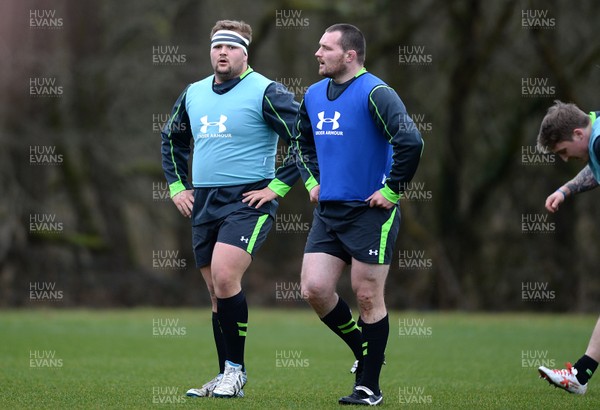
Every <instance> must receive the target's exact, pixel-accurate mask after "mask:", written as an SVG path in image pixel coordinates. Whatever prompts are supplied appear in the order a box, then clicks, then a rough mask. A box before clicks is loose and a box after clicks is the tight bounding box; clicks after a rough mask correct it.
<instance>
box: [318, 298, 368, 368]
mask: <svg viewBox="0 0 600 410" xmlns="http://www.w3.org/2000/svg"><path fill="white" fill-rule="evenodd" d="M321 321H322V322H323V323H325V324H326V325H327V327H329V328H330V329H331V330H333V332H334V333H335V334H336V335H338V336H339V337H340V338H342V340H343V341H344V342H346V344H347V345H348V347H350V349H352V353H354V357H355V358H356V360H358V361H359V363H361V362H362V347H361V344H362V336H361V334H360V329H359V328H358V326H357V325H356V322H355V321H354V319H353V318H352V312H351V311H350V307H348V305H347V304H346V302H344V301H343V300H342V298H339V300H338V303H337V305H335V307H334V308H333V310H332V311H331V312H329V313H328V314H327V315H325V317H323V318H322V319H321Z"/></svg>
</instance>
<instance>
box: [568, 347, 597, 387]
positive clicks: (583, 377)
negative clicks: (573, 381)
mask: <svg viewBox="0 0 600 410" xmlns="http://www.w3.org/2000/svg"><path fill="white" fill-rule="evenodd" d="M573 367H574V368H576V369H577V376H575V377H577V380H578V381H579V383H581V384H587V382H588V380H589V379H590V378H591V377H592V374H594V372H595V371H596V368H597V367H598V362H597V361H595V360H594V359H592V358H591V357H589V356H588V355H585V354H584V355H583V356H581V359H579V360H577V363H575V365H574V366H573Z"/></svg>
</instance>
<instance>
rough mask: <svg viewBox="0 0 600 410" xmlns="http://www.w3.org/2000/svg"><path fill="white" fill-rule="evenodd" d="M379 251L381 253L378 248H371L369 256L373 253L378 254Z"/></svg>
mask: <svg viewBox="0 0 600 410" xmlns="http://www.w3.org/2000/svg"><path fill="white" fill-rule="evenodd" d="M378 253H379V251H378V250H377V249H369V256H372V255H375V256H377V254H378Z"/></svg>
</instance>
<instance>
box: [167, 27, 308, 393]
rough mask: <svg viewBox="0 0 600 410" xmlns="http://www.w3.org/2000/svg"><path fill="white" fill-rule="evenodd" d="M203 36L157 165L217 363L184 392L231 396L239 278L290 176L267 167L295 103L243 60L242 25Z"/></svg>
mask: <svg viewBox="0 0 600 410" xmlns="http://www.w3.org/2000/svg"><path fill="white" fill-rule="evenodd" d="M210 36H211V50H210V61H211V64H212V67H213V70H214V73H213V75H210V76H209V77H206V78H205V79H203V80H200V81H198V82H195V83H193V84H190V85H189V86H188V87H187V88H186V89H185V90H184V91H183V93H182V94H181V95H180V96H179V98H178V99H177V102H176V103H175V106H174V107H173V113H172V116H171V119H170V120H169V122H168V123H167V125H166V126H165V129H164V130H163V132H162V164H163V169H164V173H165V176H166V178H167V181H168V183H169V187H170V191H171V198H172V199H173V202H174V203H175V205H176V206H177V209H178V210H179V211H180V212H181V214H182V215H184V216H186V217H188V218H191V219H192V236H193V239H192V242H193V248H194V256H195V259H196V266H197V267H198V268H200V271H201V273H202V276H203V278H204V280H205V282H206V285H207V287H208V291H209V293H210V297H211V301H212V312H213V314H212V331H213V335H214V339H215V344H216V348H217V356H218V364H219V372H218V374H217V376H216V377H214V378H213V379H212V380H210V381H209V382H208V383H206V384H204V385H203V386H202V387H200V388H194V389H190V390H188V392H187V395H188V396H193V397H206V396H214V397H239V396H243V394H244V392H243V390H242V389H243V387H244V385H245V384H246V380H247V376H246V369H245V363H244V349H245V341H246V332H247V331H248V304H247V302H246V297H245V295H244V292H243V290H242V286H241V280H242V276H243V275H244V272H245V271H246V269H247V268H248V266H249V265H250V262H251V261H252V256H253V255H254V254H255V253H256V251H257V250H258V249H259V248H260V247H261V245H262V244H263V242H264V240H265V239H266V237H267V233H268V232H269V230H270V229H271V226H272V224H273V218H274V216H275V212H276V209H277V206H278V203H277V201H276V198H277V197H278V196H283V195H285V194H286V193H287V191H288V190H289V189H290V187H291V185H293V183H294V182H295V181H296V180H297V179H298V178H299V173H298V169H297V167H296V165H295V164H294V163H293V162H290V163H289V164H288V165H286V166H284V167H281V168H279V169H278V170H277V173H276V174H275V155H276V151H277V141H278V137H277V136H278V135H279V137H281V138H283V139H284V140H285V141H286V142H288V143H289V141H290V137H291V130H292V128H293V123H294V119H295V116H296V112H297V109H298V103H296V102H295V101H294V95H293V94H292V93H290V92H289V91H288V90H287V89H285V87H284V86H283V85H281V84H279V83H276V82H274V81H271V80H269V79H268V78H266V77H264V76H262V75H261V74H259V73H257V72H255V71H254V70H253V69H252V68H250V67H249V66H248V46H249V44H250V42H251V40H252V28H251V27H250V26H249V25H248V24H246V23H244V22H242V21H230V20H221V21H218V22H217V23H216V24H215V26H214V27H213V29H212V31H211V34H210ZM192 140H193V146H194V154H193V159H192V178H191V182H190V178H189V175H188V158H189V154H190V151H191V142H192ZM274 177H275V178H274Z"/></svg>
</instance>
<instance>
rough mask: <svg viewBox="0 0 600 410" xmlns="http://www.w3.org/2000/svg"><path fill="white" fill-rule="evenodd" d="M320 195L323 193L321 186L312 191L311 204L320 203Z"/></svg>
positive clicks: (310, 194)
mask: <svg viewBox="0 0 600 410" xmlns="http://www.w3.org/2000/svg"><path fill="white" fill-rule="evenodd" d="M319 193H321V185H317V186H315V187H314V188H313V189H311V190H310V192H309V193H308V197H309V198H310V202H312V203H315V204H316V203H318V202H319Z"/></svg>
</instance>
